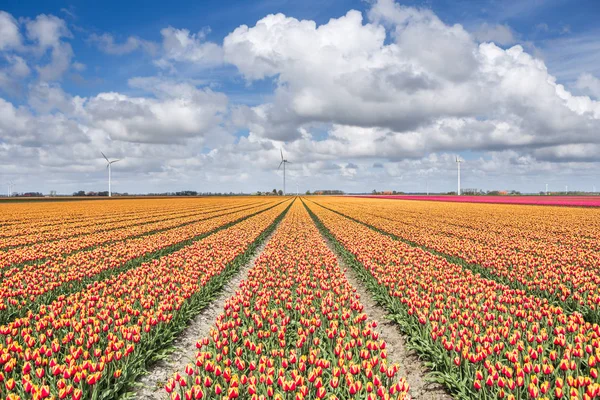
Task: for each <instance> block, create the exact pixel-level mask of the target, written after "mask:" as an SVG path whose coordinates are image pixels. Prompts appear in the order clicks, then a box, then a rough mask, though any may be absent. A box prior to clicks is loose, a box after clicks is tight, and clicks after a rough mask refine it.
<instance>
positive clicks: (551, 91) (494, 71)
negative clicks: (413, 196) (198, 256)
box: [0, 0, 600, 193]
mask: <svg viewBox="0 0 600 400" xmlns="http://www.w3.org/2000/svg"><path fill="white" fill-rule="evenodd" d="M3 7H4V8H0V9H1V10H3V11H4V14H3V18H0V29H10V32H11V34H14V36H10V35H5V39H4V44H3V42H2V39H0V115H3V116H5V118H4V121H5V122H4V124H2V123H0V167H1V169H0V183H2V182H4V181H8V180H12V181H15V182H16V185H15V190H17V191H29V190H36V191H38V190H39V191H44V192H47V191H49V190H57V191H58V192H61V193H69V192H72V191H75V190H79V189H83V190H100V189H103V188H104V186H106V173H105V169H104V168H103V164H102V160H101V159H100V158H98V157H97V156H98V153H99V149H103V150H105V152H107V153H111V154H114V156H115V157H118V158H123V159H124V161H123V162H122V164H121V165H120V166H119V168H117V167H115V171H114V176H115V178H114V182H113V187H114V188H115V189H114V190H116V191H123V192H125V191H128V192H152V191H168V190H182V189H194V190H201V191H202V190H211V191H235V192H239V191H240V190H244V191H255V190H270V189H272V188H273V187H280V186H281V173H280V172H277V171H274V168H273V167H272V166H273V165H274V166H275V168H276V166H277V158H278V153H279V149H280V148H283V149H284V150H285V151H286V154H288V155H289V157H288V158H290V159H293V160H294V161H295V162H294V164H295V165H294V166H293V167H292V168H291V169H290V171H289V173H290V179H289V180H291V181H295V182H298V184H299V186H301V188H302V190H306V189H311V190H315V189H318V188H321V186H323V187H325V188H337V189H343V190H346V191H370V190H372V189H378V190H392V189H395V190H404V191H419V190H424V184H423V182H424V179H426V180H429V182H430V183H429V187H430V188H431V190H434V191H448V190H453V189H454V187H455V179H456V176H455V175H456V172H455V165H454V163H453V162H452V160H453V159H454V157H455V154H460V155H461V156H462V157H463V158H464V159H465V160H466V161H467V162H466V163H465V164H464V165H463V166H462V168H463V176H462V180H463V186H466V187H476V188H482V189H518V190H522V191H527V192H536V191H539V190H541V188H540V186H543V185H541V183H540V182H548V183H549V184H550V186H551V188H552V187H555V188H556V189H555V190H559V189H561V190H562V188H564V186H565V185H567V184H568V185H569V187H570V188H572V189H581V190H589V189H591V187H592V186H593V185H596V186H598V187H600V179H599V177H598V176H597V175H596V172H595V171H597V170H598V164H597V163H598V161H600V160H598V159H597V157H596V155H595V154H596V153H597V152H596V149H599V148H600V143H599V142H600V137H598V133H597V132H600V130H598V129H597V128H598V127H599V120H600V105H599V103H598V97H599V96H600V80H599V79H598V78H599V77H600V28H598V25H597V19H598V16H600V3H599V2H597V1H577V2H573V1H565V0H548V1H541V0H534V1H525V2H524V1H466V0H464V1H463V0H460V1H449V0H448V1H433V0H430V1H402V2H393V1H392V0H379V1H377V2H375V1H341V0H337V1H335V0H325V1H312V0H310V1H303V2H297V1H283V0H266V1H258V2H247V1H200V2H198V1H171V2H168V3H165V2H158V1H145V2H139V1H131V2H122V1H120V2H116V1H105V2H103V3H102V5H101V6H98V5H96V4H94V3H91V2H85V1H74V2H62V1H61V2H59V1H39V2H38V1H29V2H11V3H9V4H5V5H3ZM350 10H357V11H358V12H360V15H359V14H356V15H355V14H352V13H350V14H348V12H349V11H350ZM277 13H281V14H283V15H282V16H280V17H274V16H272V14H277ZM269 15H271V17H269ZM357 15H358V16H357ZM332 19H333V20H332ZM302 20H304V21H302ZM300 21H302V22H300ZM244 25H245V26H247V28H242V26H244ZM6 32H8V31H6ZM382 35H383V36H382ZM11 37H12V38H13V39H11V40H12V41H11V40H9V39H10V38H11ZM515 46H516V47H515ZM509 171H510V172H509Z"/></svg>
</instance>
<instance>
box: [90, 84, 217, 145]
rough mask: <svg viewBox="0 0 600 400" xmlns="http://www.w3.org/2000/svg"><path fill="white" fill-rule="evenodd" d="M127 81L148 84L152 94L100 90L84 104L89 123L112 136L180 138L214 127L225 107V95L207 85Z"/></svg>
mask: <svg viewBox="0 0 600 400" xmlns="http://www.w3.org/2000/svg"><path fill="white" fill-rule="evenodd" d="M130 84H131V85H132V86H133V87H138V88H151V90H152V92H153V93H154V94H155V96H156V97H131V96H127V95H124V94H121V93H114V92H109V93H100V94H98V95H97V96H95V97H93V98H91V99H89V100H88V101H87V102H86V104H85V111H86V113H87V116H88V119H89V120H90V121H91V123H92V124H93V125H94V126H96V127H98V128H100V129H102V130H103V131H104V132H106V133H107V134H108V135H109V136H110V137H111V139H113V140H122V141H127V142H141V143H171V142H181V140H183V139H185V138H191V137H196V136H203V135H205V134H207V133H209V132H210V131H211V130H212V129H215V128H216V127H217V126H218V125H219V124H220V123H221V122H222V115H223V114H224V113H225V112H226V110H227V103H228V101H227V96H225V95H224V94H222V93H216V92H213V91H212V90H210V89H208V88H203V89H198V88H196V87H194V86H192V85H190V84H187V83H172V82H162V81H156V80H155V79H151V80H147V79H143V78H138V79H133V80H131V81H130Z"/></svg>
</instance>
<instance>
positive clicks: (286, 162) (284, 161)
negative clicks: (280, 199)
mask: <svg viewBox="0 0 600 400" xmlns="http://www.w3.org/2000/svg"><path fill="white" fill-rule="evenodd" d="M279 151H280V152H281V162H280V163H279V167H277V170H278V171H279V168H281V165H282V164H283V195H284V196H285V164H289V163H290V162H289V161H288V160H286V159H284V158H283V150H281V149H279Z"/></svg>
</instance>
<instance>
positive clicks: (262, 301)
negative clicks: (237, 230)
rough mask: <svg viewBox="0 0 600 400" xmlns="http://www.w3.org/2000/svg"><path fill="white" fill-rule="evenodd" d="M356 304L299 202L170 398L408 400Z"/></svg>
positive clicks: (171, 387) (173, 383) (173, 384)
mask: <svg viewBox="0 0 600 400" xmlns="http://www.w3.org/2000/svg"><path fill="white" fill-rule="evenodd" d="M357 297H358V296H357V295H356V293H355V290H354V289H353V288H352V286H351V285H350V283H349V282H348V281H347V279H346V278H345V276H344V274H343V272H342V271H341V269H340V267H339V265H338V263H337V260H336V257H335V255H334V254H333V253H332V252H331V250H329V248H328V247H327V245H326V244H325V242H324V240H323V238H322V237H321V235H320V234H319V231H318V230H317V228H316V226H315V225H314V224H313V222H312V221H311V219H310V217H309V215H308V213H307V212H306V210H305V209H304V207H302V205H301V203H300V202H299V201H298V202H296V203H295V204H294V205H293V206H292V208H291V209H290V211H289V213H288V215H287V217H286V218H285V219H284V220H283V221H282V223H281V225H280V226H279V228H278V230H277V231H276V232H275V234H274V235H273V237H272V238H271V240H270V241H269V243H268V244H267V246H266V247H265V249H264V251H263V252H262V253H261V254H260V256H259V257H258V259H257V260H256V262H255V265H254V266H253V267H252V268H251V269H250V271H249V272H248V279H247V280H245V281H243V282H242V283H241V284H240V287H239V290H238V291H237V292H236V294H235V295H234V296H233V297H231V298H230V299H229V300H228V301H227V303H226V304H225V307H224V312H223V313H222V314H221V315H220V316H219V317H218V318H217V321H216V323H215V327H214V328H213V329H212V330H211V333H210V335H209V336H208V337H205V338H202V339H200V340H199V341H198V343H197V345H196V347H198V348H199V351H198V353H197V356H196V359H195V362H194V363H193V364H189V365H188V366H187V367H186V368H185V371H181V373H177V374H175V376H174V377H173V378H172V379H171V380H169V382H167V384H166V390H167V392H170V393H171V398H172V399H173V400H179V399H201V398H206V399H227V398H229V399H231V398H244V399H267V398H273V399H296V400H301V399H322V398H327V399H332V400H333V399H351V398H361V399H390V398H395V399H396V398H398V399H404V398H407V389H408V388H407V384H406V381H405V380H404V378H400V377H398V376H397V375H398V374H397V371H398V366H397V365H395V364H390V363H388V360H387V357H386V350H385V347H386V344H385V342H383V341H382V340H380V338H379V334H378V332H377V329H376V324H375V323H373V322H371V321H369V320H368V319H367V315H366V314H365V313H364V312H363V306H362V305H361V303H360V302H359V300H358V298H357Z"/></svg>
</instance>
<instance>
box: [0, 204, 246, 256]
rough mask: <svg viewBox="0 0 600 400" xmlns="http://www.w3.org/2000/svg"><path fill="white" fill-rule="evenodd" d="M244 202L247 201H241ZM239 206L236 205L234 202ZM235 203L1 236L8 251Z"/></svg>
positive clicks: (130, 216)
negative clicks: (13, 248)
mask: <svg viewBox="0 0 600 400" xmlns="http://www.w3.org/2000/svg"><path fill="white" fill-rule="evenodd" d="M246 203H247V202H246ZM237 204H238V205H243V204H244V202H237ZM234 205H235V204H234ZM231 206H232V205H230V204H227V205H224V204H222V203H221V204H218V203H214V204H211V203H209V202H206V203H205V202H198V203H195V205H194V206H193V207H189V206H188V207H182V208H179V207H176V206H175V208H174V209H170V210H168V209H167V210H160V211H159V212H147V211H145V212H144V211H137V212H135V214H132V215H121V216H119V215H114V216H112V217H110V218H105V217H102V218H97V217H96V218H92V219H87V220H83V221H81V220H80V221H77V222H71V223H69V222H64V223H62V224H60V225H52V226H45V227H39V228H32V229H29V230H27V231H26V232H23V231H22V230H20V229H19V232H20V233H19V234H18V235H11V236H4V237H1V238H0V249H2V250H7V249H8V248H11V247H20V246H25V245H30V244H33V243H40V242H49V241H56V240H60V239H68V238H74V237H77V236H83V235H89V234H91V233H97V232H100V231H111V230H116V229H119V228H128V227H131V226H133V225H142V224H149V223H153V222H160V221H166V220H170V219H179V218H185V217H192V216H196V215H199V214H202V213H205V212H208V211H216V210H218V209H223V208H226V207H231Z"/></svg>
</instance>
